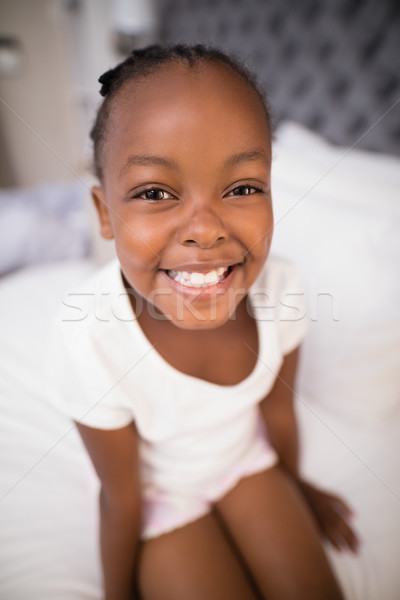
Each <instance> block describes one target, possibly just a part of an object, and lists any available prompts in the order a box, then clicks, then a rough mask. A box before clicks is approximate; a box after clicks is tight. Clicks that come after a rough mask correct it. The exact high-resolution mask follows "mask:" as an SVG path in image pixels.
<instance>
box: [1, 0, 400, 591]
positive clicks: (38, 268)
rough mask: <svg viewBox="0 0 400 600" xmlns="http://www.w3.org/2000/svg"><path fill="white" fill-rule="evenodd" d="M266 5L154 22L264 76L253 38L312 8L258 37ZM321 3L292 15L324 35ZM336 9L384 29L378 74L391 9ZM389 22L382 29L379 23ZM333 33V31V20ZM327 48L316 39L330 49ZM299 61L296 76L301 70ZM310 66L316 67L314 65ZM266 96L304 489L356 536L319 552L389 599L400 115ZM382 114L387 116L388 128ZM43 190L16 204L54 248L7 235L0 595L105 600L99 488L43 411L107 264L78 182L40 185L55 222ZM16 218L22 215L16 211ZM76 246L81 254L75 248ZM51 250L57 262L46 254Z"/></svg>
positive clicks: (398, 369) (190, 6)
mask: <svg viewBox="0 0 400 600" xmlns="http://www.w3.org/2000/svg"><path fill="white" fill-rule="evenodd" d="M211 5H212V6H213V11H214V12H213V13H212V15H211V13H210V6H211ZM261 5H262V3H261V2H256V1H255V0H254V1H253V2H246V3H244V2H232V3H229V7H228V3H227V2H224V1H222V0H221V1H220V2H218V1H217V2H215V1H214V2H212V3H208V2H204V3H198V2H188V1H181V2H179V1H178V2H166V3H165V7H166V8H165V10H166V11H167V10H168V15H167V13H166V15H167V16H165V17H164V18H163V20H162V23H163V29H162V31H161V35H162V37H163V39H164V40H166V41H176V40H177V39H180V40H182V39H184V38H185V36H186V38H187V39H190V40H191V41H195V40H198V41H219V42H220V45H222V46H223V47H227V49H230V48H229V46H230V45H232V44H233V42H232V39H233V38H236V44H241V45H242V47H243V48H245V49H247V50H246V51H247V55H248V56H249V57H253V59H254V60H253V62H254V63H255V64H256V67H257V68H258V69H261V70H262V62H263V56H262V55H261V54H257V52H256V46H257V47H259V46H260V44H262V43H263V40H261V41H260V39H259V36H260V35H261V34H262V32H264V37H265V31H267V29H265V28H266V27H267V26H268V27H270V29H268V31H270V30H271V31H272V29H271V27H272V26H271V22H272V23H273V27H274V28H273V31H275V34H274V35H275V38H274V39H275V40H276V37H279V36H280V37H282V44H281V46H282V48H283V47H284V46H287V44H288V41H287V40H288V39H289V38H290V35H289V36H286V37H285V36H283V33H282V32H283V30H284V29H285V28H287V31H289V32H291V31H295V30H296V29H293V27H294V25H293V22H294V21H295V20H296V18H298V19H300V18H301V19H304V18H305V16H304V14H305V12H301V11H300V12H299V13H298V14H297V13H296V14H294V13H290V12H289V13H287V8H288V6H286V5H288V2H286V3H285V2H284V3H278V2H274V1H272V0H271V2H270V3H269V5H270V10H269V12H268V19H267V18H265V19H264V21H263V25H261V24H260V23H261V19H259V18H258V19H257V18H256V21H257V23H256V25H254V23H253V22H252V21H254V18H255V17H257V16H259V15H260V14H261V13H260V12H259V11H260V6H261ZM235 6H236V7H237V10H236V12H235V10H234V9H233V8H232V7H235ZM282 6H283V7H284V8H282ZM323 6H324V3H321V2H305V3H303V9H302V10H303V11H306V9H307V10H308V11H309V13H308V18H309V19H311V16H310V15H312V14H314V13H315V16H314V17H313V18H314V22H315V20H317V21H318V20H320V21H319V22H320V23H322V22H323V23H325V26H326V22H325V21H324V17H323V16H322V15H326V11H325V12H324V11H322V13H321V10H322V9H320V12H318V7H323ZM325 6H327V5H326V4H325ZM336 6H337V11H338V14H339V8H341V10H342V16H341V18H345V19H347V21H346V23H347V25H346V27H347V30H346V31H347V34H349V31H350V23H351V22H352V19H356V17H357V15H358V17H359V19H361V22H362V23H363V24H365V23H367V22H368V23H369V28H367V29H368V32H369V33H368V34H369V38H370V40H371V39H372V38H373V32H374V26H375V22H378V21H379V27H382V26H386V27H387V31H388V39H387V40H386V42H385V43H384V41H382V40H381V42H380V46H379V44H378V43H376V52H377V53H378V57H376V55H375V58H371V57H372V56H373V52H372V50H370V60H371V61H374V64H376V65H378V67H379V68H381V62H380V61H382V60H383V58H382V56H383V57H384V58H385V56H386V59H385V60H386V61H387V55H385V54H384V47H386V48H387V45H389V50H387V51H388V52H393V44H394V43H395V42H394V41H393V40H394V38H393V39H392V37H391V36H392V33H391V32H393V31H394V29H393V27H394V25H393V23H395V24H396V22H397V23H398V20H397V21H396V19H395V16H396V15H398V12H397V13H396V11H395V10H394V9H393V7H394V6H395V4H394V3H390V2H387V3H385V2H383V3H381V5H380V6H381V8H379V9H377V10H378V13H379V14H378V13H377V15H375V19H371V18H369V17H368V15H369V14H370V13H368V10H370V8H371V3H370V2H361V3H360V2H358V3H357V2H344V1H343V2H338V3H337V4H336ZM382 6H383V7H386V9H387V11H386V13H385V11H384V9H383V8H382ZM312 7H314V8H312ZM345 7H347V13H346V12H345ZM351 7H352V11H353V12H351V10H350V9H351ZM299 10H300V9H299ZM313 10H314V13H313ZM393 10H394V12H393ZM285 11H286V13H287V14H286V13H285ZM388 11H389V12H390V11H392V13H390V14H391V15H392V19H391V20H389V18H386V17H387V16H388V15H389V12H388ZM263 14H264V13H263ZM282 14H283V15H284V16H285V14H286V17H287V16H288V15H289V19H288V22H289V25H283V24H280V23H281V20H282V18H283V17H282ZM221 15H225V17H222V16H221ZM226 15H227V16H226ZM279 15H281V16H279ZM296 15H297V16H296ZM318 15H319V16H318ZM385 15H386V17H385ZM393 15H394V16H393ZM378 17H379V18H378ZM384 17H385V18H384ZM338 18H339V17H338ZM396 18H397V17H396ZM321 19H322V21H321ZM310 22H311V21H310ZM330 22H331V23H336V25H337V22H336V21H335V20H333V21H332V15H331V21H330ZM268 24H269V25H268ZM389 24H390V26H389ZM336 25H335V27H336ZM254 28H255V29H254ZM263 28H264V29H263ZM296 31H298V30H296ZM229 32H231V33H229ZM232 32H233V33H232ZM239 34H240V35H239ZM321 35H322V34H321ZM257 36H258V38H257ZM332 36H333V34H332ZM332 36H331V35H330V34H329V35H328V33H327V38H329V39H331V37H332ZM309 37H310V36H309ZM322 37H323V36H322ZM256 38H257V39H258V41H257V44H256V45H254V44H255V42H254V40H255V39H256ZM285 40H286V41H285ZM399 40H400V37H399ZM264 42H265V39H264ZM268 43H269V42H268ZM246 44H247V45H246ZM385 44H386V46H385ZM281 46H280V47H281ZM397 46H398V43H397ZM307 48H308V49H307V52H308V53H309V52H311V48H309V47H307ZM346 48H347V47H346ZM236 49H237V46H236ZM239 50H240V48H239ZM344 50H345V48H342V51H344ZM274 52H277V50H274ZM290 52H293V49H292V50H288V49H287V48H286V50H284V49H282V53H283V54H282V55H279V56H281V58H280V59H279V60H283V58H282V56H286V59H285V60H286V61H289V58H290V57H289V58H288V55H290ZM371 52H372V54H371ZM285 53H286V54H285ZM325 53H327V54H329V52H328V50H325ZM379 53H380V54H379ZM257 56H258V58H257ZM330 56H331V59H330V60H333V59H332V54H331V55H330ZM391 56H392V58H393V64H392V62H391V63H390V65H389V66H388V67H387V69H386V71H387V78H388V77H389V74H388V73H389V71H390V72H391V73H392V72H394V71H396V69H394V67H395V65H394V63H395V61H396V60H397V58H395V55H394V54H391ZM396 56H400V53H398V54H396ZM256 58H257V60H256ZM328 58H329V57H327V59H328ZM292 59H293V60H294V58H293V55H292ZM277 60H278V59H277ZM296 60H297V63H296V65H297V67H296V66H294V67H293V68H298V67H299V64H302V62H301V61H300V62H299V60H300V59H296ZM289 62H290V61H289ZM348 62H351V61H348ZM287 64H289V63H288V62H287ZM304 64H309V60H308V61H306V60H304ZM333 64H336V63H333ZM385 64H386V62H385ZM317 66H318V65H316V64H315V63H313V68H315V69H316V68H317ZM354 67H355V65H354V64H353V69H354ZM389 67H390V68H389ZM271 68H272V67H271ZM288 68H289V67H288ZM335 68H336V67H335ZM347 68H350V67H348V65H347V64H346V69H347ZM396 68H397V67H396ZM280 69H281V66H280ZM307 73H308V75H307V77H308V76H309V72H307ZM353 73H354V71H353ZM399 73H400V68H399V69H398V71H397V76H398V74H399ZM270 77H272V75H271V76H270ZM307 77H306V78H307ZM361 79H362V78H361ZM265 81H267V76H266V79H265ZM387 81H388V80H387ZM269 83H270V84H271V87H272V88H273V89H274V94H273V98H271V100H273V105H274V106H275V107H276V110H275V114H276V115H277V119H276V120H277V122H278V128H277V133H276V139H275V141H274V147H273V156H274V166H273V198H274V210H275V222H276V228H275V237H274V241H273V246H272V252H273V253H274V254H276V255H279V256H282V257H284V258H288V259H290V260H294V261H295V262H296V263H297V265H298V267H299V270H300V272H301V276H302V280H303V284H304V290H305V299H306V305H307V316H308V319H309V335H308V337H307V339H306V342H305V344H304V347H303V352H302V356H301V363H300V369H299V373H298V377H297V382H296V410H297V413H298V419H299V425H300V434H301V451H302V452H301V454H302V459H301V469H302V472H303V474H304V476H306V477H308V478H309V479H310V480H312V481H315V482H317V483H318V484H320V485H321V486H325V487H326V488H328V489H331V490H334V491H337V492H339V493H340V494H342V495H343V496H344V497H345V498H346V499H347V500H348V502H349V503H350V505H351V506H352V507H353V509H354V513H355V517H354V526H355V528H356V529H357V531H358V533H359V535H360V538H361V541H362V545H361V549H360V552H359V554H358V556H352V555H350V554H346V553H338V552H336V551H334V550H333V549H332V548H330V547H327V548H326V550H327V553H328V556H329V559H330V561H331V563H332V565H333V568H334V570H335V572H336V574H337V577H338V578H339V580H340V582H341V584H342V587H343V590H344V592H345V596H346V600H397V599H398V598H399V597H400V572H399V569H398V558H399V556H400V469H399V468H398V464H397V460H398V456H399V454H400V376H399V374H400V280H399V257H400V236H399V231H400V158H399V157H398V156H396V153H397V154H398V153H399V152H400V149H399V145H398V144H399V137H400V118H399V104H397V105H395V106H393V105H394V103H395V102H396V101H397V99H398V98H399V87H398V83H397V87H396V84H393V85H392V86H391V87H390V86H389V85H388V84H387V85H386V93H385V94H383V93H382V98H384V100H382V99H380V100H379V101H378V100H377V99H376V97H375V99H374V100H373V101H372V100H371V99H368V100H366V101H365V103H364V104H362V103H361V105H360V104H359V103H357V99H359V95H357V94H361V92H362V87H361V88H360V87H358V92H354V94H355V98H356V100H354V96H353V97H352V98H353V100H349V101H348V102H349V103H348V104H346V111H347V112H346V111H344V112H346V117H345V116H344V114H341V115H340V118H339V121H336V125H335V121H334V119H333V115H332V110H333V108H332V107H334V108H335V110H336V112H338V111H339V112H340V110H339V109H340V102H339V100H338V97H336V100H335V102H336V105H335V104H334V105H332V104H327V103H325V104H324V110H323V111H322V112H323V113H324V114H322V112H321V113H320V117H319V121H318V119H317V120H315V118H314V122H313V121H312V119H313V117H315V115H316V109H314V110H310V102H311V101H313V102H314V104H313V106H314V107H315V99H316V98H317V99H318V94H317V93H316V91H315V90H313V89H308V90H307V89H306V88H307V86H306V88H305V89H303V92H301V90H300V92H301V93H300V96H299V100H298V102H297V101H294V102H293V98H292V103H291V104H292V111H291V112H290V106H289V105H290V103H289V101H288V98H287V96H288V90H287V89H286V95H285V90H284V89H283V88H282V87H279V85H278V86H277V88H274V87H273V85H272V84H273V82H272V81H271V80H270V82H269ZM358 83H359V81H358ZM297 85H298V86H299V89H300V88H301V85H300V83H298V84H297ZM321 86H322V83H321ZM282 89H283V91H282ZM320 92H321V93H322V91H321V90H320ZM347 93H349V94H350V96H351V92H350V91H349V92H347V91H346V92H345V93H344V92H343V94H344V96H346V98H348V97H349V96H347ZM344 96H342V101H343V102H345V100H344ZM313 98H314V100H312V99H313ZM331 102H332V100H331ZM351 102H355V105H356V106H357V107H358V108H359V107H360V106H362V107H363V110H365V119H367V120H365V119H364V122H363V123H362V122H361V121H360V119H359V120H358V126H359V130H357V127H356V124H357V123H356V121H357V119H356V120H355V121H353V126H352V127H350V125H349V123H350V121H349V118H350V116H352V117H354V111H353V112H351V111H350V108H351V106H352V104H351ZM368 102H370V104H368ZM328 107H330V108H329V109H328ZM391 107H392V108H391ZM389 109H390V110H389ZM374 111H375V112H374ZM385 111H389V112H388V113H387V117H385V118H381V117H382V115H384V114H385ZM324 115H325V116H324ZM349 115H350V116H349ZM379 119H380V121H379ZM317 121H318V122H317ZM378 121H379V122H378ZM354 123H355V124H354ZM371 127H372V129H370V133H369V134H368V135H363V134H364V133H365V132H366V131H368V129H369V128H371ZM396 128H397V129H396ZM373 132H374V135H372V133H373ZM361 136H363V137H362V139H361V141H359V142H358V143H357V141H358V140H359V138H360V137H361ZM396 136H397V137H396ZM48 193H49V190H48V189H47V190H45V192H43V189H41V190H39V191H38V189H35V190H24V191H23V198H22V199H21V200H20V202H22V203H23V202H30V200H29V196H30V195H32V194H34V195H36V196H35V197H36V198H38V197H39V198H40V199H41V200H40V202H39V204H41V203H43V204H41V211H43V212H42V213H41V214H42V215H43V214H46V215H47V216H48V218H49V221H48V223H49V227H48V228H47V229H46V235H49V236H51V237H50V238H49V239H51V240H52V241H53V243H52V244H48V243H44V242H45V241H46V239H45V238H44V237H43V236H44V235H45V234H44V232H43V229H42V233H41V238H40V240H39V241H40V244H39V241H38V240H37V239H36V240H34V239H33V240H31V241H30V246H29V248H30V253H28V254H29V256H30V257H31V258H30V259H29V260H28V259H27V253H26V252H21V244H22V245H24V244H25V246H24V247H25V250H26V239H27V236H26V235H25V236H22V237H20V239H14V243H15V245H16V249H15V252H13V253H12V257H13V260H11V255H10V254H8V259H9V260H8V263H7V264H6V265H3V264H2V272H3V275H2V276H1V278H0V308H1V310H0V331H1V336H0V356H1V362H0V413H1V421H0V429H1V433H0V461H1V464H0V474H1V475H0V498H1V502H0V598H2V599H4V600H25V599H26V598H29V599H30V600H39V599H40V600H98V599H100V598H102V585H101V570H100V558H99V552H98V539H97V536H98V533H97V519H98V513H97V510H98V509H97V494H98V482H97V479H96V476H95V474H94V472H93V468H92V466H91V464H90V461H89V459H88V457H87V455H86V452H85V450H84V448H83V445H82V443H81V441H80V438H79V436H78V435H77V432H76V430H75V429H74V427H73V426H72V424H71V422H70V421H69V420H68V419H67V418H66V417H65V416H63V415H62V414H60V413H59V412H57V411H56V409H55V408H54V407H53V406H52V405H51V404H50V403H49V402H48V401H47V399H46V394H45V388H46V374H45V348H46V344H47V340H48V337H49V332H50V326H51V318H52V315H53V314H54V313H55V311H56V310H57V309H58V307H59V305H60V303H61V302H62V299H63V298H64V297H65V295H66V294H67V293H68V291H70V290H71V289H74V288H75V287H76V286H77V285H78V284H79V282H80V281H83V280H84V279H85V278H86V277H87V276H88V275H89V274H90V273H92V272H93V271H94V270H95V269H96V268H97V267H98V265H99V263H101V262H103V261H104V248H102V247H98V246H97V242H96V243H95V244H93V239H92V233H91V227H92V225H91V223H92V217H91V216H90V214H89V212H88V211H87V209H86V207H85V203H87V202H89V198H88V190H87V187H85V185H83V186H82V185H81V186H80V187H79V190H78V189H77V188H76V187H74V186H72V187H71V188H69V189H65V187H63V188H62V189H61V190H60V189H59V188H57V189H56V188H54V189H52V190H50V196H51V197H53V198H54V197H57V198H59V204H57V203H55V204H56V205H57V207H58V208H57V211H58V212H57V214H56V216H54V215H55V212H54V211H55V209H54V206H55V204H52V203H50V209H49V203H48V202H46V201H45V199H44V198H45V196H46V194H48ZM38 194H39V196H38ZM77 194H78V195H79V198H80V199H77ZM72 197H73V198H74V200H73V201H71V198H72ZM62 198H64V199H67V200H66V204H64V203H63V199H62ZM37 204H38V201H36V205H37ZM22 205H23V204H21V206H22ZM66 205H67V206H68V210H67V211H66V212H65V210H64V209H63V208H62V207H63V206H64V207H65V206H66ZM0 207H1V205H0ZM13 207H14V209H15V207H17V208H18V202H17V201H16V199H15V198H14V204H13ZM49 210H50V213H51V214H50V216H49ZM63 211H64V212H63ZM3 214H4V211H3V213H2V214H1V215H0V216H2V215H3ZM57 215H58V217H57ZM60 215H62V218H61V217H60ZM9 218H10V219H11V217H10V216H9V215H7V219H9ZM4 222H5V221H4V220H3V223H4ZM7 222H8V221H7ZM66 223H67V224H68V227H67V229H68V235H69V236H70V237H69V238H68V240H67V241H66V242H65V243H63V241H62V239H61V234H60V233H59V232H57V230H56V229H55V228H56V226H57V224H58V225H60V224H62V226H63V230H64V231H65V224H66ZM82 224H84V226H82ZM4 231H5V230H4V229H3V233H4ZM26 231H32V229H30V230H28V229H27V230H26ZM71 239H72V240H75V241H76V243H74V244H71V243H70V242H71ZM55 240H56V241H57V242H59V245H57V244H55V243H54V242H55ZM10 244H11V242H10ZM49 246H51V248H52V249H53V252H52V255H49V254H48V252H46V249H47V250H48V248H49ZM10 247H11V246H10V245H8V246H7V248H8V252H9V248H10ZM71 248H74V249H75V251H74V252H75V254H74V253H72V254H71ZM105 254H106V255H107V254H108V250H106V251H105ZM2 256H4V255H3V254H2Z"/></svg>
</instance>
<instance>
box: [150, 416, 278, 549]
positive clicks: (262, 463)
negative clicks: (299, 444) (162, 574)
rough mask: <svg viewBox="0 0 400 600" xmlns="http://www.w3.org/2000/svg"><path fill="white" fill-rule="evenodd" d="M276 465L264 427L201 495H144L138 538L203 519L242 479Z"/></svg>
mask: <svg viewBox="0 0 400 600" xmlns="http://www.w3.org/2000/svg"><path fill="white" fill-rule="evenodd" d="M277 462H278V456H277V454H276V452H275V450H274V449H273V448H272V447H271V446H270V445H269V444H268V441H267V440H266V437H265V432H264V428H262V429H259V430H258V432H257V437H256V439H254V441H253V444H252V445H251V448H249V450H248V451H247V452H246V454H245V455H244V456H243V457H242V458H241V459H240V460H239V461H237V462H236V463H235V464H234V465H232V467H231V468H230V470H229V472H226V473H225V474H224V476H223V477H221V478H219V479H218V480H217V481H215V482H210V485H208V486H202V488H201V493H199V494H196V495H195V496H194V495H192V494H190V495H186V494H185V495H183V494H177V493H173V492H164V491H157V493H154V492H153V493H152V494H146V493H145V494H144V506H143V525H142V533H141V538H142V539H144V540H145V539H150V538H154V537H158V536H159V535H162V534H164V533H168V532H170V531H173V530H174V529H177V528H178V527H183V526H184V525H187V524H188V523H191V522H192V521H195V520H196V519H199V518H201V517H203V516H205V515H206V514H208V513H209V512H211V510H212V507H213V504H214V503H215V502H217V501H218V500H220V499H221V498H223V497H224V496H225V495H226V494H227V493H228V492H229V491H230V490H232V489H233V488H234V487H235V485H236V484H237V483H238V482H239V481H240V480H241V479H243V478H244V477H248V476H250V475H254V474H255V473H259V472H261V471H264V470H265V469H269V468H271V467H273V466H274V465H275V464H276V463H277Z"/></svg>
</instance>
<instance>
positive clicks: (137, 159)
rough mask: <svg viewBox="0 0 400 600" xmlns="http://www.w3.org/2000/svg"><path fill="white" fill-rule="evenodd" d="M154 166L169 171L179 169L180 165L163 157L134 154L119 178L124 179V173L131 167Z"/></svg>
mask: <svg viewBox="0 0 400 600" xmlns="http://www.w3.org/2000/svg"><path fill="white" fill-rule="evenodd" d="M153 165H156V166H159V167H160V166H161V167H166V168H167V169H174V170H177V169H178V165H177V164H176V162H175V161H174V160H171V159H169V158H164V157H163V156H153V155H147V154H132V155H131V156H129V158H128V160H127V161H126V162H125V164H124V166H123V167H122V169H121V171H120V172H119V176H120V177H122V175H124V173H125V172H126V171H127V170H128V169H130V168H131V167H148V166H153Z"/></svg>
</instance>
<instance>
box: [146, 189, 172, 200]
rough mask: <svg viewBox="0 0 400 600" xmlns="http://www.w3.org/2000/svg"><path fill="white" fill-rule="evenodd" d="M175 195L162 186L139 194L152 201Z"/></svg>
mask: <svg viewBox="0 0 400 600" xmlns="http://www.w3.org/2000/svg"><path fill="white" fill-rule="evenodd" d="M172 197H173V196H172V195H171V194H169V193H168V192H166V191H165V190H162V189H160V188H151V189H149V190H145V191H144V192H141V193H140V194H138V196H137V198H143V199H144V200H150V201H151V202H157V201H159V200H166V199H167V198H172Z"/></svg>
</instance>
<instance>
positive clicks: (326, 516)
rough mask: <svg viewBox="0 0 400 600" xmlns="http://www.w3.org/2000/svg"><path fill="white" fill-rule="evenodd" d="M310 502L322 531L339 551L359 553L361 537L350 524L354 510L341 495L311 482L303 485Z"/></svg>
mask: <svg viewBox="0 0 400 600" xmlns="http://www.w3.org/2000/svg"><path fill="white" fill-rule="evenodd" d="M303 491H304V492H305V496H306V498H307V500H308V503H309V505H310V507H311V509H312V511H313V513H314V515H315V517H316V519H317V521H318V524H319V527H320V530H321V533H322V534H323V536H324V537H326V538H327V539H328V541H329V542H330V543H331V544H332V545H333V546H334V548H336V549H337V550H338V551H339V552H341V551H345V550H350V551H351V552H353V553H357V551H358V549H359V545H360V543H359V538H358V536H357V534H356V533H355V531H354V529H353V527H352V526H351V524H350V519H351V518H352V517H353V516H354V512H353V510H352V509H351V508H350V506H349V505H348V504H347V502H345V501H344V500H343V499H342V498H341V497H340V496H337V495H335V494H331V493H328V492H325V491H322V490H320V489H318V488H316V487H314V486H311V485H310V484H306V486H305V487H303Z"/></svg>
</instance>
